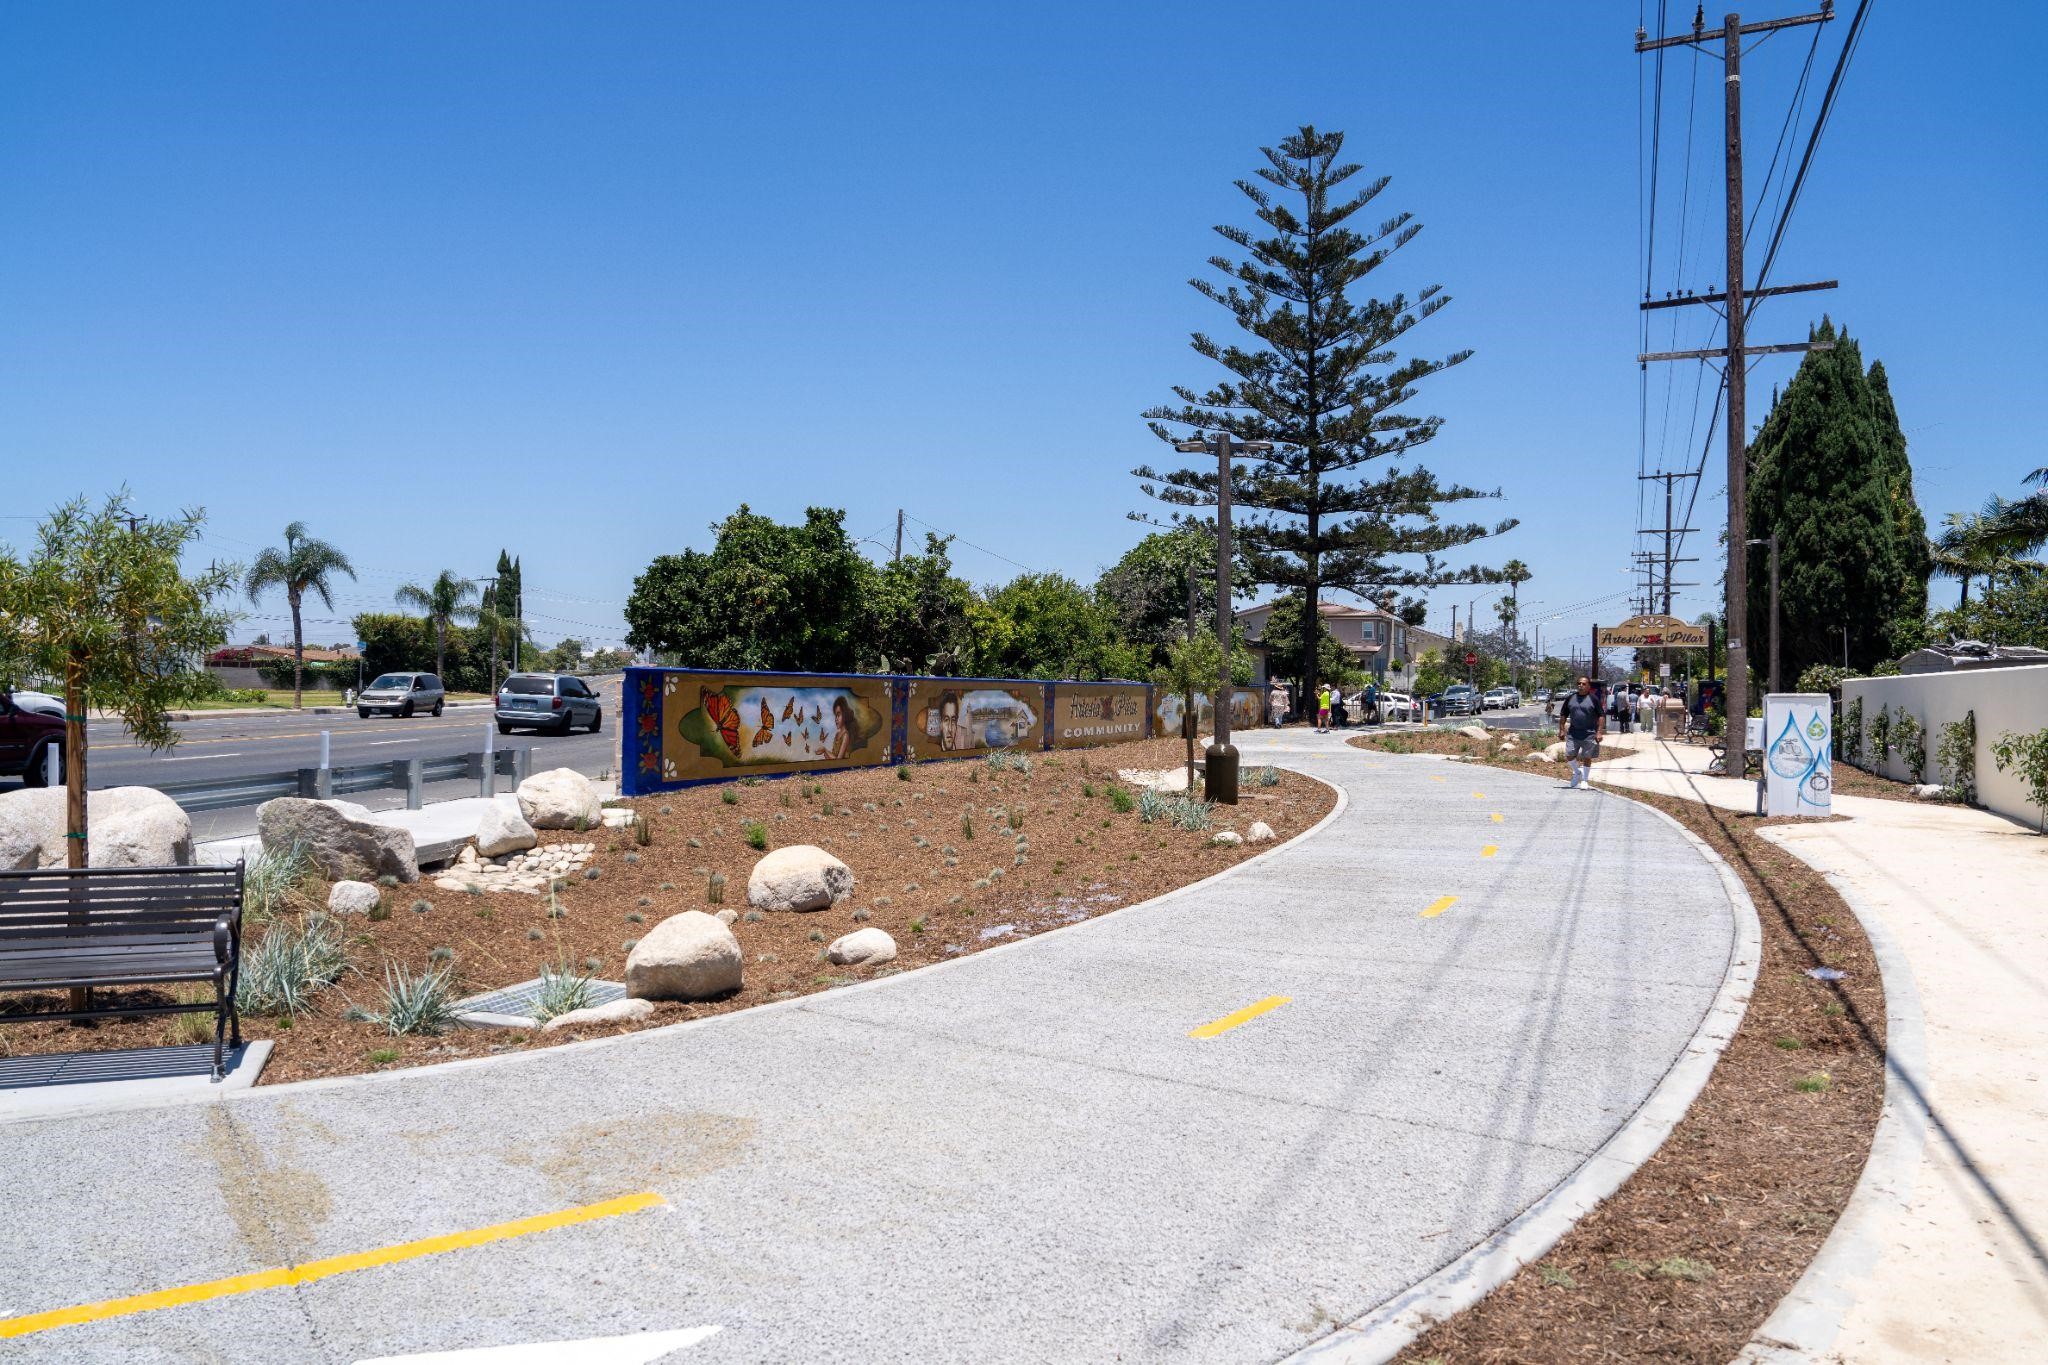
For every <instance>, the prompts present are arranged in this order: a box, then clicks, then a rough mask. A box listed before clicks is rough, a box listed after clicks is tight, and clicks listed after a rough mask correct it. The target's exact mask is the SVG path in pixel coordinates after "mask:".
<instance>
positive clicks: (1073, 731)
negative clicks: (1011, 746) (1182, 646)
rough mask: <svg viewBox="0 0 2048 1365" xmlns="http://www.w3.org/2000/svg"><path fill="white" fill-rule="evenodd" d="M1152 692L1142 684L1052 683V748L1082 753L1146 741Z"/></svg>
mask: <svg viewBox="0 0 2048 1365" xmlns="http://www.w3.org/2000/svg"><path fill="white" fill-rule="evenodd" d="M1151 691H1152V689H1151V688H1149V687H1147V686H1145V685H1144V684H1143V683H1087V682H1062V683H1054V684H1053V685H1052V747H1053V748H1055V749H1081V748H1086V747H1087V746H1088V745H1091V744H1120V743H1122V742H1124V741H1126V740H1133V739H1143V738H1145V732H1146V730H1147V729H1148V728H1149V726H1148V723H1147V721H1146V703H1147V700H1148V698H1149V696H1150V694H1151Z"/></svg>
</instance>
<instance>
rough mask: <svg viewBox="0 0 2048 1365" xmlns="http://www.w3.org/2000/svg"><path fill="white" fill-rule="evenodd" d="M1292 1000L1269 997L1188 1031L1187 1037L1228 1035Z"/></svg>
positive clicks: (1290, 998) (1287, 997) (1289, 997)
mask: <svg viewBox="0 0 2048 1365" xmlns="http://www.w3.org/2000/svg"><path fill="white" fill-rule="evenodd" d="M1293 998H1294V997H1293V996H1291V995H1269V996H1267V997H1266V998H1265V999H1264V1000H1261V1001H1260V1002H1259V1003H1258V1004H1256V1005H1246V1006H1245V1007H1244V1008H1243V1009H1241V1010H1239V1011H1237V1012H1236V1013H1235V1014H1226V1015H1224V1016H1223V1017H1222V1018H1221V1019H1217V1020H1213V1021H1212V1022H1210V1023H1207V1024H1204V1025H1202V1026H1201V1027H1200V1028H1198V1029H1194V1030H1192V1031H1190V1032H1189V1034H1188V1037H1190V1038H1214V1037H1215V1036H1216V1035H1217V1034H1219V1033H1228V1032H1230V1030H1232V1029H1234V1028H1236V1027H1237V1026H1238V1025H1239V1024H1249V1023H1250V1022H1251V1021H1252V1020H1254V1019H1256V1018H1258V1017H1259V1016H1260V1015H1262V1014H1267V1013H1270V1012H1271V1011H1273V1010H1277V1009H1279V1008H1280V1007H1281V1006H1282V1005H1284V1004H1286V1003H1287V1002H1288V1001H1290V1000H1292V999H1293Z"/></svg>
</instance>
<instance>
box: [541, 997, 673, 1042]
mask: <svg viewBox="0 0 2048 1365" xmlns="http://www.w3.org/2000/svg"><path fill="white" fill-rule="evenodd" d="M653 1017H654V1002H653V1001H652V1000H634V999H632V998H631V997H628V998H627V999H624V1000H614V1001H612V1002H611V1003H610V1004H608V1005H591V1006H589V1007H588V1008H585V1009H580V1010H570V1011H569V1012H568V1013H566V1014H558V1015H556V1016H555V1017H554V1018H552V1019H550V1020H548V1021H547V1022H546V1023H545V1024H542V1025H541V1026H540V1031H541V1032H542V1033H553V1032H555V1031H556V1030H558V1029H565V1028H575V1027H576V1026H577V1025H579V1024H638V1023H641V1022H643V1021H645V1020H648V1019H651V1018H653Z"/></svg>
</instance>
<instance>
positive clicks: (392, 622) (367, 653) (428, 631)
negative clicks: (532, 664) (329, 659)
mask: <svg viewBox="0 0 2048 1365" xmlns="http://www.w3.org/2000/svg"><path fill="white" fill-rule="evenodd" d="M352 624H353V625H354V626H355V632H356V638H357V639H358V640H361V641H362V642H363V672H364V674H365V676H367V677H372V678H374V677H376V676H377V675H378V674H379V673H409V672H416V671H420V670H423V669H425V667H426V661H427V660H429V659H431V658H434V657H435V651H436V649H437V647H438V648H443V649H445V650H446V659H445V662H444V664H443V665H442V666H441V667H440V668H439V669H437V670H436V671H437V672H439V673H440V675H441V681H442V682H444V683H446V684H447V686H448V690H449V691H451V692H481V691H483V690H484V689H485V688H486V687H487V686H489V674H488V672H487V661H488V660H489V658H490V642H489V640H488V639H487V638H486V637H485V635H484V634H483V632H482V631H479V630H476V629H474V628H468V627H463V626H449V627H448V628H447V629H446V631H444V632H441V633H440V634H438V635H437V634H436V632H435V630H434V625H433V623H432V622H431V621H429V620H427V619H426V618H424V617H420V616H404V615H400V614H399V613H397V612H391V611H365V612H358V613H357V614H356V616H355V618H354V620H353V622H352ZM349 676H350V681H353V680H354V670H353V669H351V670H350V674H349Z"/></svg>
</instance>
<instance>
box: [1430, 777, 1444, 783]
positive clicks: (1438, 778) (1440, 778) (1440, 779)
mask: <svg viewBox="0 0 2048 1365" xmlns="http://www.w3.org/2000/svg"><path fill="white" fill-rule="evenodd" d="M1429 780H1430V781H1432V782H1442V781H1444V779H1443V778H1442V777H1437V776H1431V778H1430V779H1429Z"/></svg>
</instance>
